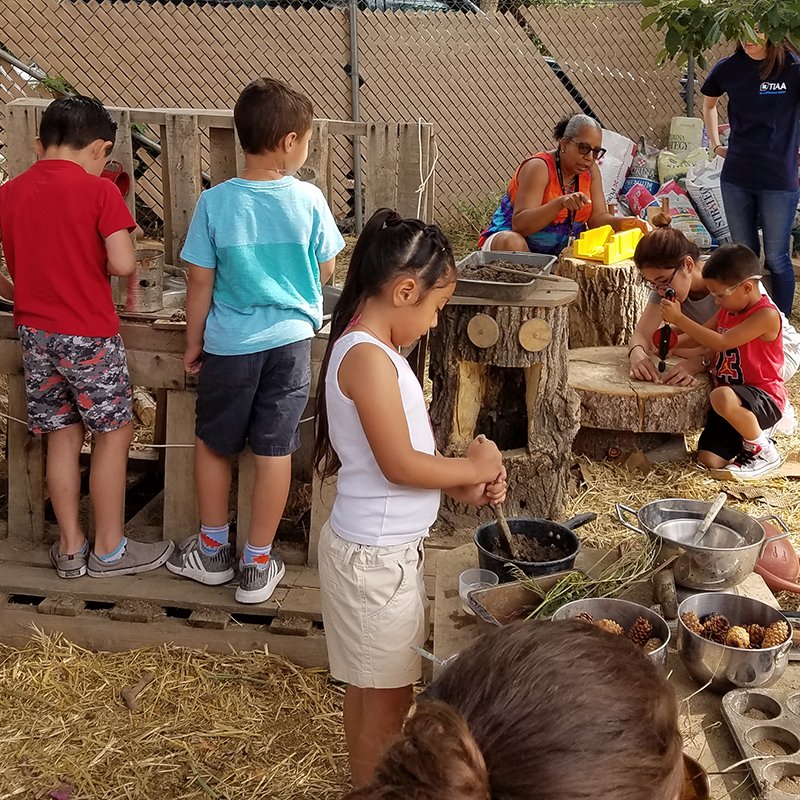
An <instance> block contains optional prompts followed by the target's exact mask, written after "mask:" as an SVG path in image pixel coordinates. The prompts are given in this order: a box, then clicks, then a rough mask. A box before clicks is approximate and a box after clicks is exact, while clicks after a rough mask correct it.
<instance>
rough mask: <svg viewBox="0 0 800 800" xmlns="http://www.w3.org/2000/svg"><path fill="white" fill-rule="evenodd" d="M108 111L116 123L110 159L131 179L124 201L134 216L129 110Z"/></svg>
mask: <svg viewBox="0 0 800 800" xmlns="http://www.w3.org/2000/svg"><path fill="white" fill-rule="evenodd" d="M109 113H110V114H111V116H112V117H113V118H114V122H116V123H117V141H116V142H115V143H114V150H113V151H112V153H111V159H113V160H114V161H119V163H120V164H122V168H123V169H124V170H125V172H127V173H128V175H129V176H130V179H131V189H130V191H129V192H128V196H127V197H126V198H125V202H126V203H127V204H128V208H129V209H130V212H131V214H133V216H134V217H136V177H135V176H134V165H133V140H132V139H131V112H130V111H129V110H128V109H127V108H115V109H113V110H112V109H109Z"/></svg>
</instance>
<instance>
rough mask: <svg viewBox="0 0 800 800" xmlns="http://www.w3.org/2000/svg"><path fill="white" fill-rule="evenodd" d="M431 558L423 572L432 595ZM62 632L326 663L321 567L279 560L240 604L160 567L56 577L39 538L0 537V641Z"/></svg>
mask: <svg viewBox="0 0 800 800" xmlns="http://www.w3.org/2000/svg"><path fill="white" fill-rule="evenodd" d="M434 569H435V558H433V559H431V563H430V566H429V567H428V569H427V570H426V572H430V573H431V574H430V575H426V578H425V580H426V590H427V592H428V594H429V596H431V597H432V596H433V590H434V578H433V571H434ZM34 627H35V628H38V629H39V630H43V631H46V632H60V633H63V634H64V635H65V636H66V637H67V638H68V639H70V640H71V641H73V642H75V643H77V644H79V645H81V646H84V647H88V648H89V649H92V650H110V651H123V650H130V649H135V648H138V647H149V646H158V645H161V644H165V643H172V644H175V645H179V646H184V647H194V648H208V649H209V650H211V651H214V652H228V651H230V650H241V651H245V650H264V651H266V652H270V653H273V654H276V655H281V656H284V657H286V658H288V659H289V660H291V661H293V662H294V663H296V664H299V665H300V666H305V667H326V666H327V664H328V658H327V650H326V647H325V633H324V629H323V627H322V613H321V604H320V593H319V575H318V573H317V571H316V570H315V569H312V568H309V567H296V566H287V567H286V574H285V576H284V577H283V579H282V580H281V582H280V583H279V585H278V588H277V589H276V590H275V592H274V594H273V595H272V597H271V598H270V600H269V601H267V602H266V603H258V604H254V605H249V606H248V605H242V604H240V603H237V602H236V601H235V599H234V593H233V588H232V586H231V585H227V586H202V585H200V584H198V583H195V582H194V581H190V580H186V579H183V578H179V577H177V576H175V575H172V574H171V573H170V572H168V571H167V570H166V569H159V570H155V571H154V572H149V573H145V574H144V575H131V576H124V577H118V578H109V579H96V578H89V577H83V578H77V579H73V580H63V579H61V578H59V577H58V576H57V575H56V573H55V571H54V570H53V568H52V566H51V564H50V562H49V559H48V555H47V549H46V548H45V547H42V546H38V547H32V548H30V549H21V548H20V547H19V545H18V544H17V543H13V542H8V541H6V542H0V642H3V643H5V644H10V645H13V646H21V645H23V644H24V643H25V642H27V641H28V640H29V639H30V637H31V635H32V634H33V632H34Z"/></svg>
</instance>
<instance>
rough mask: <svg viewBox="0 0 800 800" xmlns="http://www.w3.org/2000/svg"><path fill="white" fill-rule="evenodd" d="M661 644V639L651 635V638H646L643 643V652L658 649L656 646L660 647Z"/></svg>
mask: <svg viewBox="0 0 800 800" xmlns="http://www.w3.org/2000/svg"><path fill="white" fill-rule="evenodd" d="M663 644H664V642H662V641H661V639H656V638H655V637H653V638H652V639H648V640H647V641H646V642H645V643H644V647H643V648H642V649H643V650H644V652H645V653H652V652H654V651H656V650H658V648H659V647H661V646H662V645H663Z"/></svg>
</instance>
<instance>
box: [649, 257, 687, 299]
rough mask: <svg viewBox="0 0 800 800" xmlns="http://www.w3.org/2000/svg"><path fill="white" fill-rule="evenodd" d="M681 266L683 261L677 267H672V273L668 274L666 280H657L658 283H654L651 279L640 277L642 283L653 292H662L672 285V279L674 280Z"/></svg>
mask: <svg viewBox="0 0 800 800" xmlns="http://www.w3.org/2000/svg"><path fill="white" fill-rule="evenodd" d="M682 266H683V262H681V263H680V264H678V266H677V267H674V268H673V270H672V275H670V276H669V280H668V281H658V283H654V282H653V281H647V280H645V279H644V278H642V283H644V285H645V286H646V287H647V288H648V289H652V290H653V291H654V292H663V291H665V290H667V289H669V288H670V287H671V286H672V281H674V280H675V276H676V275H677V274H678V270H679V269H680V268H681V267H682Z"/></svg>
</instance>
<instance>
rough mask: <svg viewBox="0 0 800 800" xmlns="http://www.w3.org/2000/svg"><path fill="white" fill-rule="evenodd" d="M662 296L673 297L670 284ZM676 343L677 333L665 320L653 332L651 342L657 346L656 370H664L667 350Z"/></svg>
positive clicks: (672, 298)
mask: <svg viewBox="0 0 800 800" xmlns="http://www.w3.org/2000/svg"><path fill="white" fill-rule="evenodd" d="M664 296H665V297H666V298H667V300H674V299H675V290H674V289H673V288H672V287H671V286H670V287H669V288H668V289H667V291H666V292H664ZM677 343H678V334H677V333H675V331H673V330H672V328H671V327H670V324H669V323H668V322H665V323H664V324H663V325H662V326H661V327H660V328H659V329H658V330H657V331H656V332H655V333H654V334H653V344H654V345H656V347H658V371H659V372H664V370H666V368H667V356H668V355H669V351H670V350H672V348H673V347H675V345H676V344H677Z"/></svg>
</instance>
